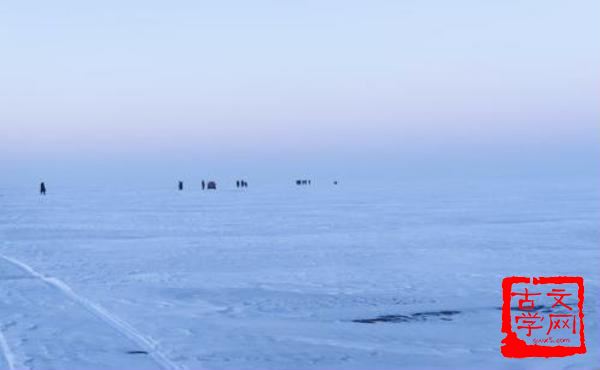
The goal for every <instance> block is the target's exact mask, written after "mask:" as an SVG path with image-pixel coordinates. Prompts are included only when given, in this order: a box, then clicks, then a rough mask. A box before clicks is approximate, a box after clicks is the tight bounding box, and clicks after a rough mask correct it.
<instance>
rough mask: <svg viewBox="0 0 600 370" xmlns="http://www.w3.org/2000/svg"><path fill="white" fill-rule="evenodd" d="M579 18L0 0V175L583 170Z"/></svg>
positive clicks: (370, 6) (591, 97)
mask: <svg viewBox="0 0 600 370" xmlns="http://www.w3.org/2000/svg"><path fill="white" fill-rule="evenodd" d="M598 14H600V2H598V1H596V0H585V1H577V0H575V1H568V2H567V1H562V0H561V1H558V0H545V1H541V0H531V1H525V0H522V1H515V0H505V1H466V0H459V1H441V0H435V1H434V0H419V1H379V0H373V1H337V0H335V1H326V0H320V1H312V0H310V1H264V0H261V1H249V0H247V1H238V0H229V1H227V0H226V1H213V2H205V1H191V0H190V1H148V0H145V1H138V0H135V1H125V0H119V1H116V0H104V1H60V0H58V1H27V0H20V1H4V2H2V3H0V45H2V54H1V58H0V130H1V132H0V169H3V170H4V172H5V173H12V174H14V175H16V176H19V175H24V174H27V176H31V177H36V178H37V177H48V176H54V177H57V176H61V175H60V174H67V173H70V174H73V173H88V172H94V173H96V174H97V173H106V174H110V173H117V172H119V171H120V172H123V171H124V172H127V173H135V172H136V170H131V168H135V169H137V170H139V171H147V172H151V169H152V168H154V169H156V171H157V172H164V173H165V174H169V175H173V176H177V175H178V174H181V176H186V175H190V174H192V173H195V171H198V168H201V169H202V171H204V170H206V171H207V172H211V171H212V172H211V173H214V174H216V175H218V174H221V173H244V174H245V175H248V174H252V173H253V172H260V171H262V172H264V173H268V172H276V173H282V174H284V173H286V171H287V172H289V173H290V174H292V173H308V174H311V173H313V172H314V173H321V174H324V173H332V174H333V176H337V175H338V174H339V175H340V176H350V175H352V174H355V175H358V174H363V173H364V174H366V173H369V172H370V171H373V172H377V171H375V169H379V170H381V171H396V170H397V171H407V170H415V171H416V172H419V169H423V168H430V169H431V170H432V171H438V170H440V169H447V168H452V170H450V171H449V172H455V173H456V172H459V173H460V172H461V171H463V170H471V169H478V168H479V169H484V170H487V171H489V170H490V168H499V167H513V166H514V167H515V168H517V167H518V168H522V169H523V171H529V170H532V171H534V172H535V171H536V169H540V168H544V169H548V170H549V171H554V170H557V169H558V168H560V169H564V170H567V169H568V170H569V171H571V172H573V171H575V172H577V171H580V172H583V173H585V172H594V171H595V170H594V168H593V166H595V165H597V164H598V160H597V159H595V158H593V157H594V156H597V155H599V154H600V135H599V134H600V132H599V130H598V128H599V125H600V36H599V35H600V22H598V21H597V17H598ZM442 172H443V171H442ZM492 172H493V171H492Z"/></svg>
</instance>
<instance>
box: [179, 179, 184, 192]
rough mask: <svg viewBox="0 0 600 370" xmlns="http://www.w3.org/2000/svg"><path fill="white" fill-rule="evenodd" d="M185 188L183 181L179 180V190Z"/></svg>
mask: <svg viewBox="0 0 600 370" xmlns="http://www.w3.org/2000/svg"><path fill="white" fill-rule="evenodd" d="M182 190H183V181H179V191H182Z"/></svg>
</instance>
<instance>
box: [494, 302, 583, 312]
mask: <svg viewBox="0 0 600 370" xmlns="http://www.w3.org/2000/svg"><path fill="white" fill-rule="evenodd" d="M566 304H567V305H569V306H577V303H576V302H567V303H566ZM496 309H497V310H498V311H502V307H500V306H499V307H496ZM510 310H511V311H512V312H541V313H551V312H552V313H568V311H567V310H565V309H564V308H562V307H554V308H552V307H549V306H545V305H543V304H541V305H539V306H535V307H534V308H532V309H528V310H522V309H520V308H519V307H518V306H516V307H511V308H510Z"/></svg>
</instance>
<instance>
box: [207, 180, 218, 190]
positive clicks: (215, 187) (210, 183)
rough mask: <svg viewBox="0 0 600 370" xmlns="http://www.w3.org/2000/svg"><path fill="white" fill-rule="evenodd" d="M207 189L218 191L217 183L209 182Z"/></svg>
mask: <svg viewBox="0 0 600 370" xmlns="http://www.w3.org/2000/svg"><path fill="white" fill-rule="evenodd" d="M206 189H208V190H217V183H216V182H214V181H209V182H208V184H207V185H206Z"/></svg>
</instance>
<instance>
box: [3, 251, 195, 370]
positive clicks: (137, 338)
mask: <svg viewBox="0 0 600 370" xmlns="http://www.w3.org/2000/svg"><path fill="white" fill-rule="evenodd" d="M0 258H2V259H4V260H5V261H7V262H10V263H12V264H14V265H16V266H18V267H19V268H21V269H22V270H24V271H26V272H27V273H28V274H30V275H31V276H33V277H35V278H37V279H40V280H42V281H43V282H45V283H46V284H48V285H51V286H53V287H54V288H56V289H58V290H60V291H61V292H62V293H63V294H65V295H66V296H67V297H69V298H70V299H72V300H73V301H75V302H77V303H79V304H80V305H82V306H83V307H84V308H86V309H87V310H88V311H89V312H91V313H92V314H94V316H96V317H98V318H99V319H101V320H103V321H104V322H105V323H107V324H108V325H110V326H111V327H112V328H114V329H115V330H117V331H118V332H119V333H121V334H123V335H124V336H126V337H127V338H129V339H130V340H131V341H133V342H134V343H136V344H137V345H139V346H140V347H142V348H143V349H144V350H146V351H147V352H148V354H149V355H150V356H152V358H153V359H154V360H155V361H156V362H157V363H158V364H159V365H160V366H161V367H162V368H164V369H166V370H184V369H185V367H184V366H183V365H181V364H178V363H176V362H173V361H172V360H170V359H169V358H168V357H167V356H166V355H165V354H164V353H162V352H161V351H160V349H159V348H158V344H157V343H156V342H155V341H154V340H152V339H151V338H148V337H146V336H144V335H143V334H141V333H140V332H139V331H137V330H136V329H135V328H134V327H132V326H131V325H130V324H129V323H128V322H126V321H124V320H122V319H121V318H119V317H117V316H115V315H114V314H112V313H110V312H109V311H107V310H106V309H105V308H104V307H102V306H100V305H99V304H96V303H94V302H92V301H90V300H88V299H87V298H85V297H83V296H81V295H79V294H77V293H75V291H74V290H73V289H71V287H70V286H68V285H67V284H66V283H64V282H63V281H62V280H60V279H57V278H54V277H51V276H45V275H43V274H41V273H39V272H37V271H36V270H34V269H33V268H32V267H31V266H29V265H27V264H25V263H23V262H21V261H18V260H16V259H14V258H12V257H8V256H4V255H0ZM0 335H1V333H0ZM3 338H4V337H3V336H0V347H2V351H3V352H4V357H6V359H7V362H8V363H9V366H11V364H14V362H11V361H12V353H11V352H10V348H8V345H7V343H6V340H3ZM11 369H13V368H12V367H11Z"/></svg>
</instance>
